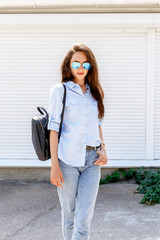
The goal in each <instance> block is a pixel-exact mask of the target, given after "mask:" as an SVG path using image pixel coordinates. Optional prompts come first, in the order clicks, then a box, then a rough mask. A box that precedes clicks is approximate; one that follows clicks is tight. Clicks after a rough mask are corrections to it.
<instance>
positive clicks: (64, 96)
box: [58, 83, 66, 143]
mask: <svg viewBox="0 0 160 240" xmlns="http://www.w3.org/2000/svg"><path fill="white" fill-rule="evenodd" d="M62 85H63V87H64V93H63V100H62V103H63V108H62V113H61V122H60V126H59V133H58V143H59V140H60V136H61V131H62V123H63V115H64V108H65V103H66V86H65V84H63V83H62Z"/></svg>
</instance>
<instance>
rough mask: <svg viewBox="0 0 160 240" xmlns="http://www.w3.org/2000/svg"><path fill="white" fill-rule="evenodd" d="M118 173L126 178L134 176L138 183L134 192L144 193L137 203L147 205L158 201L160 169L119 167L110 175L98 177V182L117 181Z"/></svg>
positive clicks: (159, 200) (159, 195) (159, 201)
mask: <svg viewBox="0 0 160 240" xmlns="http://www.w3.org/2000/svg"><path fill="white" fill-rule="evenodd" d="M120 175H121V176H122V177H123V178H124V179H127V180H128V179H132V178H134V179H135V181H136V183H137V184H139V185H140V186H139V187H138V188H137V189H136V190H135V192H134V193H141V194H144V196H143V198H142V200H141V201H140V202H139V203H141V204H147V205H154V204H156V203H160V170H145V169H144V166H142V167H141V168H138V169H137V170H135V169H133V168H130V169H128V170H126V169H124V168H120V169H118V171H114V172H113V173H112V174H111V175H107V176H106V177H105V179H100V184H106V183H110V182H117V181H118V180H119V179H120Z"/></svg>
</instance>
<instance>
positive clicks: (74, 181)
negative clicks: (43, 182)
mask: <svg viewBox="0 0 160 240" xmlns="http://www.w3.org/2000/svg"><path fill="white" fill-rule="evenodd" d="M59 165H60V169H61V171H62V174H63V178H64V184H62V185H63V188H60V187H57V192H58V196H59V202H60V205H61V216H62V233H63V238H64V240H71V239H72V233H73V226H74V212H75V207H76V202H75V199H76V195H77V185H78V179H79V172H78V171H77V169H76V168H74V167H73V166H70V165H68V164H65V163H64V162H63V161H61V160H59Z"/></svg>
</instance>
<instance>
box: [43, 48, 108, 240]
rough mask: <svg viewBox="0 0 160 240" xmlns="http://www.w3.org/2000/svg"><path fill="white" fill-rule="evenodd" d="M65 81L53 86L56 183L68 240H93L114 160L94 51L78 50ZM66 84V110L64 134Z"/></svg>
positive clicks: (69, 57) (70, 57)
mask: <svg viewBox="0 0 160 240" xmlns="http://www.w3.org/2000/svg"><path fill="white" fill-rule="evenodd" d="M61 71H62V80H61V83H57V84H55V85H53V86H52V88H51V90H50V102H49V111H48V112H49V122H48V126H47V128H48V129H49V130H50V150H51V163H52V165H51V175H50V179H51V183H52V184H54V185H56V186H57V193H58V197H59V201H60V205H61V215H62V233H63V237H64V239H65V240H88V239H89V236H90V224H91V220H92V218H93V213H94V207H95V202H96V198H97V194H98V189H99V181H100V177H101V167H100V165H105V164H107V162H108V158H107V155H106V151H105V144H104V142H103V134H102V129H101V124H102V118H103V117H104V105H103V98H104V93H103V90H102V88H101V86H100V83H99V79H98V67H97V63H96V59H95V57H94V54H93V53H92V51H91V50H90V49H89V48H88V47H87V46H86V45H84V44H74V45H73V46H72V48H71V49H70V50H69V51H68V53H67V54H66V56H65V58H64V60H63V62H62V65H61ZM62 83H63V84H65V86H66V104H65V110H64V117H63V124H62V132H61V137H60V141H59V143H58V131H59V125H60V121H61V112H62V107H63V103H62V99H63V93H64V87H63V85H62Z"/></svg>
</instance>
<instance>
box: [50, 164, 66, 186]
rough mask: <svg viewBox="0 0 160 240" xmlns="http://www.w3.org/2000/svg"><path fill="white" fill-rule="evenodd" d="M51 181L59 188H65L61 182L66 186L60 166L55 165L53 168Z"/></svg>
mask: <svg viewBox="0 0 160 240" xmlns="http://www.w3.org/2000/svg"><path fill="white" fill-rule="evenodd" d="M50 180H51V183H52V184H54V185H56V186H57V187H61V188H63V186H62V184H61V181H62V183H63V184H64V179H63V174H62V171H61V169H60V167H59V164H55V165H53V166H52V167H51V174H50Z"/></svg>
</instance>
